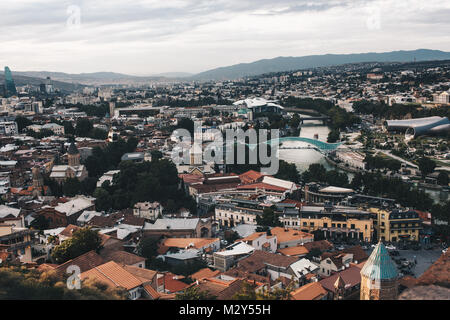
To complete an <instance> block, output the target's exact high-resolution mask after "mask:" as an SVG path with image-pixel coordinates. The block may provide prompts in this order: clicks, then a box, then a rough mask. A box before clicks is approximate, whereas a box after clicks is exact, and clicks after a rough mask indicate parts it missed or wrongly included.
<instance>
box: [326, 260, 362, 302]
mask: <svg viewBox="0 0 450 320" xmlns="http://www.w3.org/2000/svg"><path fill="white" fill-rule="evenodd" d="M319 283H320V284H321V285H322V287H323V288H324V289H325V290H327V292H328V298H329V299H349V300H356V299H358V297H359V293H360V288H361V268H360V267H359V266H357V265H354V266H351V267H350V268H348V269H345V270H343V271H340V272H337V273H335V274H333V275H332V276H330V277H327V278H325V279H322V280H320V281H319Z"/></svg>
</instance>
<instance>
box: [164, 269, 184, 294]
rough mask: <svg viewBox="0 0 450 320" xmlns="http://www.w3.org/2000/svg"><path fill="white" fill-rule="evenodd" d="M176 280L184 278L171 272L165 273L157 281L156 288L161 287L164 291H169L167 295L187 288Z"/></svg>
mask: <svg viewBox="0 0 450 320" xmlns="http://www.w3.org/2000/svg"><path fill="white" fill-rule="evenodd" d="M176 278H178V279H182V278H184V277H182V276H177V275H175V274H173V273H171V272H166V273H164V275H163V276H162V277H161V278H159V279H158V287H160V286H163V287H164V289H165V290H167V291H169V293H176V292H179V291H182V290H184V289H186V288H187V287H189V285H188V284H186V283H184V282H182V281H180V280H178V279H176Z"/></svg>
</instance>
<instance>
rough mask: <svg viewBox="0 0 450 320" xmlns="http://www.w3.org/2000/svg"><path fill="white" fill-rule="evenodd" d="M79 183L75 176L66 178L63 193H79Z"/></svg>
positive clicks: (70, 195) (69, 194) (73, 194)
mask: <svg viewBox="0 0 450 320" xmlns="http://www.w3.org/2000/svg"><path fill="white" fill-rule="evenodd" d="M80 191H81V183H80V181H79V180H78V179H77V178H67V179H66V181H65V182H64V185H63V192H64V195H66V196H69V197H73V196H75V195H77V194H80Z"/></svg>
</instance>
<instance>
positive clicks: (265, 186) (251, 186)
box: [237, 182, 288, 192]
mask: <svg viewBox="0 0 450 320" xmlns="http://www.w3.org/2000/svg"><path fill="white" fill-rule="evenodd" d="M237 189H238V190H247V189H265V190H271V191H279V192H285V191H287V190H288V189H286V188H283V187H279V186H274V185H272V184H268V183H263V182H257V183H251V184H243V185H240V186H237Z"/></svg>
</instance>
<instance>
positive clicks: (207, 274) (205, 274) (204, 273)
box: [190, 268, 220, 280]
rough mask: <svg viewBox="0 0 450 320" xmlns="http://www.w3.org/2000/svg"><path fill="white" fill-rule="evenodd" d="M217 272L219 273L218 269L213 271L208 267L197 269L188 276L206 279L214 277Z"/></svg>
mask: <svg viewBox="0 0 450 320" xmlns="http://www.w3.org/2000/svg"><path fill="white" fill-rule="evenodd" d="M219 274H220V271H219V270H215V271H213V270H211V269H210V268H204V269H201V270H199V271H197V272H196V273H193V274H192V275H191V276H190V277H191V279H193V280H202V279H206V278H212V277H216V276H218V275H219Z"/></svg>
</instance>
